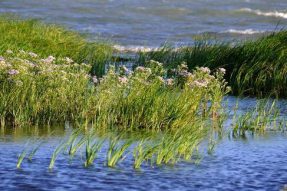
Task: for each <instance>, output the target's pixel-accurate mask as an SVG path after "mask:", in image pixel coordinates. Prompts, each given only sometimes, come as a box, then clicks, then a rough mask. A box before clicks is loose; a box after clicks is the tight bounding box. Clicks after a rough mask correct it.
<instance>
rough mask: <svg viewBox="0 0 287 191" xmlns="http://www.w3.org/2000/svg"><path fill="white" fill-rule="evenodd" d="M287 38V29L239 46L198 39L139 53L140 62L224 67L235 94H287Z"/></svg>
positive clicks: (284, 95) (166, 65)
mask: <svg viewBox="0 0 287 191" xmlns="http://www.w3.org/2000/svg"><path fill="white" fill-rule="evenodd" d="M286 39H287V31H280V32H277V33H272V34H270V35H268V36H265V37H262V38H260V39H258V40H253V41H247V42H238V43H236V44H235V45H234V43H233V44H232V45H231V44H228V43H215V44H210V43H208V42H207V41H197V42H195V45H194V46H193V47H180V48H176V49H175V48H173V47H171V46H164V47H162V48H160V49H159V50H155V51H151V52H147V53H145V52H142V53H139V54H138V59H137V64H138V65H145V64H146V63H148V62H149V60H156V61H159V62H161V63H164V65H165V67H166V68H168V69H170V68H174V67H176V66H178V65H180V64H181V63H182V62H183V61H184V62H186V63H187V65H188V68H189V70H192V69H194V68H195V67H202V66H204V67H209V68H210V69H211V70H214V69H218V68H220V67H223V68H225V69H226V75H225V79H226V80H227V81H228V83H229V85H230V86H231V88H232V94H234V95H252V96H259V97H263V96H267V97H268V96H270V95H271V96H275V97H286V96H287V93H286V92H287V91H286V87H287V86H286V83H287V82H286V80H285V79H286V78H285V76H286V71H287V70H286V67H287V66H286V50H287V43H286V42H287V40H286Z"/></svg>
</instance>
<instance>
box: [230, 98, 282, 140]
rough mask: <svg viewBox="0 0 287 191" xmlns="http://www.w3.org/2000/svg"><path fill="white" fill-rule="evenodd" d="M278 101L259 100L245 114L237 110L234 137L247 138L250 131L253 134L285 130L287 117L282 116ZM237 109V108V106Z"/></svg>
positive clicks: (234, 119) (233, 130)
mask: <svg viewBox="0 0 287 191" xmlns="http://www.w3.org/2000/svg"><path fill="white" fill-rule="evenodd" d="M276 104H277V103H276V101H273V102H271V103H270V101H268V100H267V101H266V100H262V101H259V102H258V103H257V105H256V107H255V108H254V109H251V110H250V111H248V112H245V113H243V114H238V113H237V111H235V114H234V117H233V124H232V131H231V132H232V133H231V134H232V137H234V138H238V137H243V138H245V137H246V135H247V134H248V133H251V134H252V135H255V134H264V133H266V132H267V131H284V130H285V129H286V119H285V118H284V117H282V116H280V110H279V109H278V108H277V107H276ZM235 109H236V108H235Z"/></svg>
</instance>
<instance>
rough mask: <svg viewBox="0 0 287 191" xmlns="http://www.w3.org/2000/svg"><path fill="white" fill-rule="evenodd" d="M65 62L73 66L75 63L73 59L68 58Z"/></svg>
mask: <svg viewBox="0 0 287 191" xmlns="http://www.w3.org/2000/svg"><path fill="white" fill-rule="evenodd" d="M65 61H66V63H67V64H71V63H73V62H74V60H72V59H71V58H68V57H66V58H65Z"/></svg>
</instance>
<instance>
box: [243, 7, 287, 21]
mask: <svg viewBox="0 0 287 191" xmlns="http://www.w3.org/2000/svg"><path fill="white" fill-rule="evenodd" d="M238 11H240V12H247V13H254V14H256V15H262V16H266V17H280V18H284V19H287V13H284V12H278V11H274V12H263V11H261V10H258V9H250V8H242V9H239V10H238Z"/></svg>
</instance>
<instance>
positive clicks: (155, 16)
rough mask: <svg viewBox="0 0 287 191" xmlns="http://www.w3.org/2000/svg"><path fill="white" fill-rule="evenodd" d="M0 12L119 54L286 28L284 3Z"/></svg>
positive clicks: (40, 2) (40, 5)
mask: <svg viewBox="0 0 287 191" xmlns="http://www.w3.org/2000/svg"><path fill="white" fill-rule="evenodd" d="M0 12H2V13H4V12H9V13H11V12H12V13H16V14H18V15H21V16H24V17H32V18H38V19H40V20H44V21H46V22H50V23H59V24H62V25H65V26H67V27H68V28H71V29H74V30H77V31H80V32H82V33H86V34H89V37H90V39H92V40H93V39H95V38H98V37H101V38H107V39H109V40H111V41H113V42H114V43H116V44H118V45H119V46H117V47H118V48H120V49H125V48H137V47H142V46H145V47H158V46H160V45H161V44H162V43H165V42H170V43H173V44H176V45H179V44H192V42H193V41H194V39H195V38H197V37H198V36H202V35H210V36H215V37H216V38H217V39H218V40H231V39H237V40H238V39H249V38H254V37H257V36H258V35H259V36H260V35H262V34H264V33H266V32H270V31H274V30H280V29H282V28H285V27H286V24H287V1H286V0H272V1H270V0H224V1H222V0H192V1H191V0H158V1H154V0H50V1H46V0H21V1H18V0H1V1H0Z"/></svg>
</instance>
